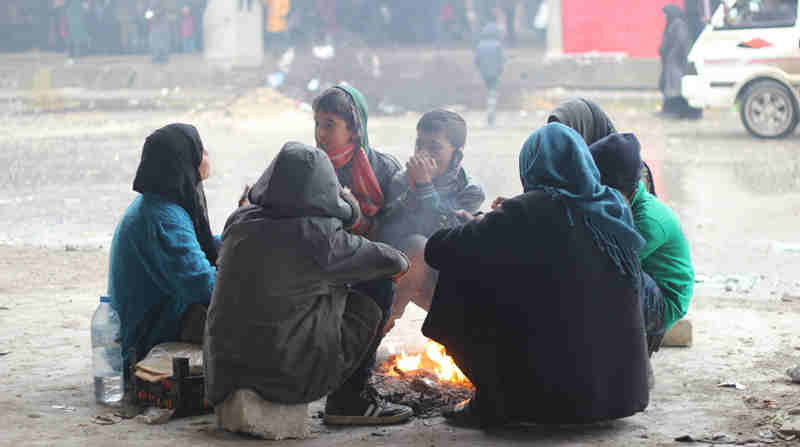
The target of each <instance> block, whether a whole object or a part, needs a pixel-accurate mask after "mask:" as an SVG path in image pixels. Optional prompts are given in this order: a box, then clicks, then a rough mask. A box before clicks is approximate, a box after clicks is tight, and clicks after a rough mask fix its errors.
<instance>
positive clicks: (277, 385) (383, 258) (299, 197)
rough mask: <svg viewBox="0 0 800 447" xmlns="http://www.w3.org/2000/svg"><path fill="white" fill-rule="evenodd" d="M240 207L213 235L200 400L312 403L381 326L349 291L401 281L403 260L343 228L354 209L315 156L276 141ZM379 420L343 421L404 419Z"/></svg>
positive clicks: (323, 158)
mask: <svg viewBox="0 0 800 447" xmlns="http://www.w3.org/2000/svg"><path fill="white" fill-rule="evenodd" d="M248 199H249V202H250V204H249V205H245V206H243V207H241V208H239V209H238V210H237V211H236V212H234V213H233V215H231V217H230V218H229V219H228V221H227V223H226V225H225V231H224V233H223V236H222V246H221V248H220V253H219V258H218V261H217V267H218V271H217V282H216V284H215V287H214V293H213V295H212V298H211V305H210V307H209V311H208V319H207V322H206V332H205V337H204V347H203V350H204V356H205V378H206V385H205V386H206V398H207V399H208V400H209V401H210V402H211V403H212V404H214V405H218V404H220V403H222V402H223V401H224V400H225V399H226V398H227V397H228V396H229V395H230V394H231V393H233V392H234V391H236V390H238V389H252V390H254V391H255V392H257V393H258V394H259V395H260V396H261V397H262V398H264V399H265V400H267V401H271V402H278V403H283V404H297V403H307V402H312V401H314V400H317V399H319V398H321V397H323V396H325V395H327V394H328V393H330V392H332V391H334V390H336V389H337V388H339V387H341V386H342V385H343V384H344V383H345V381H346V380H347V379H348V378H349V376H350V375H352V374H353V372H354V371H355V369H356V368H357V367H358V366H359V365H360V363H361V362H362V360H363V358H364V356H365V355H366V354H367V353H368V350H369V348H370V347H371V345H372V343H373V340H374V339H375V337H376V334H377V332H378V329H379V328H378V326H379V325H380V323H381V321H382V318H383V315H382V311H381V309H380V308H379V307H378V305H376V304H375V302H374V301H373V300H372V299H371V298H370V297H367V296H365V295H363V294H361V293H359V292H357V291H355V290H353V289H352V288H350V285H351V284H354V283H358V282H362V281H368V280H374V279H378V278H390V277H394V276H399V275H402V274H404V273H405V272H406V271H407V270H408V268H409V262H408V259H407V258H406V256H405V255H404V254H403V253H402V252H400V251H398V250H395V249H394V248H392V247H390V246H388V245H385V244H381V243H377V242H372V241H370V240H368V239H366V238H364V237H361V236H356V235H353V234H351V233H349V232H348V231H347V230H348V229H349V228H351V227H352V226H353V225H354V223H355V222H356V221H358V219H359V215H360V212H359V207H358V204H357V202H356V200H355V199H354V198H353V197H352V195H350V194H349V193H348V192H345V191H344V190H343V189H342V187H341V186H339V181H338V179H337V178H336V173H335V172H334V168H333V165H332V164H331V161H330V159H329V158H328V156H327V155H326V154H325V152H323V151H322V150H320V149H316V148H312V147H310V146H305V145H303V144H300V143H287V144H286V145H285V146H284V147H283V149H281V151H280V152H279V153H278V155H277V156H276V158H275V160H274V161H273V162H272V164H271V165H270V166H269V168H268V169H267V170H266V172H264V174H263V175H262V176H261V178H260V179H259V180H258V182H257V183H256V184H255V185H253V187H252V189H251V190H250V192H249V196H248ZM383 405H384V406H385V407H390V406H391V404H387V403H383ZM403 408H405V407H403ZM381 415H383V416H386V412H381V411H378V412H376V411H371V414H370V415H367V416H369V417H361V418H357V420H356V421H354V422H352V421H351V422H350V423H370V424H378V423H390V422H399V421H401V420H405V419H408V417H410V411H395V412H391V415H392V416H393V417H377V416H381Z"/></svg>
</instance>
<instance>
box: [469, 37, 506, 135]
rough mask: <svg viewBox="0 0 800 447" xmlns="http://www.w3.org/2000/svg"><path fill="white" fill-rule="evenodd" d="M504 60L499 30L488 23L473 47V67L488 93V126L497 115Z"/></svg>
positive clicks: (493, 121)
mask: <svg viewBox="0 0 800 447" xmlns="http://www.w3.org/2000/svg"><path fill="white" fill-rule="evenodd" d="M505 63H506V59H505V55H504V53H503V43H502V37H501V33H500V28H499V27H498V26H497V25H496V24H494V23H490V24H488V25H486V26H485V27H484V28H483V31H481V38H480V41H479V42H478V45H477V46H476V47H475V65H477V66H478V71H480V73H481V77H482V78H483V82H484V84H485V85H486V90H487V92H488V95H487V96H488V99H487V106H488V107H487V109H488V117H487V121H488V123H489V126H490V127H491V126H494V125H495V120H496V113H497V87H498V84H499V83H500V76H501V75H502V74H503V68H504V67H505Z"/></svg>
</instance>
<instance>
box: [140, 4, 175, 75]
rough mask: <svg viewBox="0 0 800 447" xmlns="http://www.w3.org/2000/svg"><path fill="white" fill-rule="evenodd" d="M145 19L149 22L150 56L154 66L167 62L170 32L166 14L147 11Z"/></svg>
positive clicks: (170, 41) (170, 40) (161, 11)
mask: <svg viewBox="0 0 800 447" xmlns="http://www.w3.org/2000/svg"><path fill="white" fill-rule="evenodd" d="M146 16H147V17H149V19H148V20H149V22H150V35H149V40H150V55H151V56H152V58H153V63H154V64H166V63H167V62H169V54H170V50H171V46H172V32H171V31H170V27H169V22H168V21H167V14H166V12H165V11H164V10H162V9H158V10H152V9H150V10H148V12H147V15H146Z"/></svg>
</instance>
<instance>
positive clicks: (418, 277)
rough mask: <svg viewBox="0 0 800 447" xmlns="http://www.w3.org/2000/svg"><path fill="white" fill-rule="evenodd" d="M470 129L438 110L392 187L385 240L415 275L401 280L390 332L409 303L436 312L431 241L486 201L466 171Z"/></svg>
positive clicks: (420, 127) (426, 119)
mask: <svg viewBox="0 0 800 447" xmlns="http://www.w3.org/2000/svg"><path fill="white" fill-rule="evenodd" d="M466 139H467V124H466V122H465V121H464V119H463V118H462V117H461V116H459V115H458V114H457V113H454V112H451V111H448V110H441V109H439V110H433V111H430V112H428V113H426V114H425V115H423V116H422V118H421V119H420V120H419V123H417V141H416V145H415V149H414V155H413V156H412V157H411V158H410V159H409V161H408V163H406V170H405V171H403V172H402V173H400V174H398V176H397V177H396V178H395V180H394V181H393V182H392V188H391V189H390V191H391V196H393V197H397V199H396V200H395V202H394V203H391V204H389V205H390V207H389V208H390V209H391V212H390V215H389V216H387V218H386V224H385V225H384V227H383V228H382V230H381V232H380V234H379V239H380V240H385V241H387V242H388V243H389V244H391V245H392V246H394V247H397V248H399V249H401V250H403V251H405V252H406V253H407V254H408V255H409V257H410V258H411V259H412V268H411V270H410V271H409V274H408V275H406V276H405V277H404V278H402V279H401V280H399V281H398V283H397V294H396V297H395V303H394V306H393V308H392V316H391V318H390V320H389V322H388V324H387V331H388V330H389V329H391V327H392V326H393V325H394V321H395V320H397V319H398V318H400V317H401V316H402V315H403V312H404V310H405V308H406V306H407V305H408V303H409V301H414V303H415V304H417V305H418V306H419V307H421V308H423V309H425V310H428V309H429V308H430V304H431V299H432V297H433V291H434V288H435V287H436V278H437V273H436V271H435V270H433V269H431V268H430V267H428V266H427V265H426V264H425V261H424V257H423V253H424V250H425V243H426V242H427V240H428V238H429V237H430V236H431V235H433V234H434V233H435V232H437V231H438V230H440V229H442V228H450V227H455V226H458V225H461V224H462V223H463V222H464V220H463V219H464V215H465V214H470V215H471V214H473V213H475V212H476V211H478V209H479V208H480V207H481V205H482V204H483V201H484V200H485V198H486V195H485V194H484V191H483V188H482V187H481V186H480V185H478V184H475V183H473V182H472V180H471V179H470V178H469V176H467V173H466V171H465V170H464V168H463V167H462V166H461V161H462V160H463V158H464V144H465V143H466Z"/></svg>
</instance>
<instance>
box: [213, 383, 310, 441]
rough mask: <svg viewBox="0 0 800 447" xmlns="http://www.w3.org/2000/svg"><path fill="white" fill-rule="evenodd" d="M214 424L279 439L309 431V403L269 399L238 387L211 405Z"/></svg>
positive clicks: (266, 437) (305, 435)
mask: <svg viewBox="0 0 800 447" xmlns="http://www.w3.org/2000/svg"><path fill="white" fill-rule="evenodd" d="M214 412H215V413H216V416H217V426H218V427H219V428H221V429H223V430H227V431H231V432H234V433H245V434H248V435H251V436H257V437H259V438H264V439H269V440H274V441H279V440H281V439H289V438H291V439H303V438H305V437H307V436H308V435H309V417H308V404H301V405H283V404H277V403H273V402H268V401H266V400H264V399H262V398H261V396H259V395H258V393H256V392H255V391H252V390H237V391H236V392H234V393H232V394H231V395H230V396H228V398H227V399H225V402H223V403H222V404H221V405H217V406H216V407H215V408H214Z"/></svg>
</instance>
